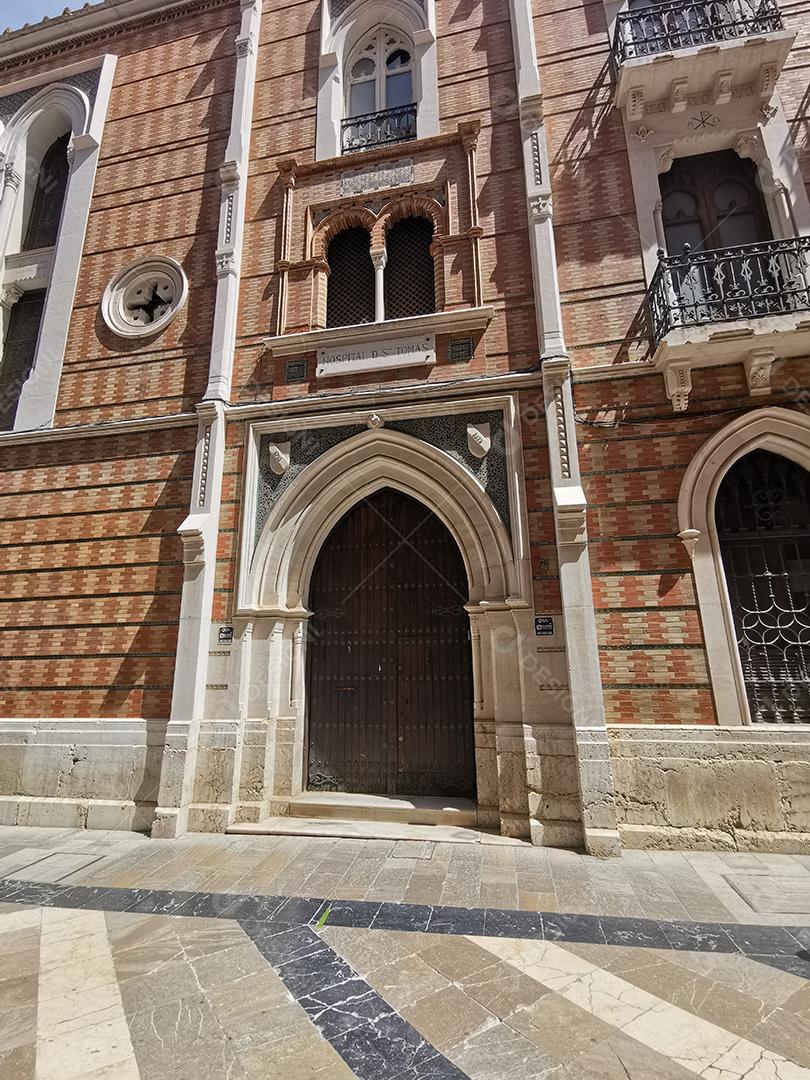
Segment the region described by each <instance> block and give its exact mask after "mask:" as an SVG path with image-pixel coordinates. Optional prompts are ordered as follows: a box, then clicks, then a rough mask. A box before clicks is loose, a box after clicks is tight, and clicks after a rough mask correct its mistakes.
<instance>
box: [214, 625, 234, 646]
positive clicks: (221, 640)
mask: <svg viewBox="0 0 810 1080" xmlns="http://www.w3.org/2000/svg"><path fill="white" fill-rule="evenodd" d="M217 645H233V627H232V626H220V628H219V631H218V633H217Z"/></svg>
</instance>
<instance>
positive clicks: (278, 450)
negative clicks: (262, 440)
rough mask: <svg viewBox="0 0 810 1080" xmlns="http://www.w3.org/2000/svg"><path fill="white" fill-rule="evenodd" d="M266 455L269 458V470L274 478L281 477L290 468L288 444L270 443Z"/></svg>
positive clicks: (287, 442)
mask: <svg viewBox="0 0 810 1080" xmlns="http://www.w3.org/2000/svg"><path fill="white" fill-rule="evenodd" d="M267 455H268V457H269V458H270V469H271V470H272V472H273V473H275V475H276V476H283V475H284V473H285V472H286V471H287V469H289V467H290V443H289V441H286V442H276V443H270V444H269V445H268V447H267Z"/></svg>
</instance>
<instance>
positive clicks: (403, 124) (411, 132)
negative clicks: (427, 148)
mask: <svg viewBox="0 0 810 1080" xmlns="http://www.w3.org/2000/svg"><path fill="white" fill-rule="evenodd" d="M415 138H416V103H415V102H414V103H413V104H412V105H400V106H399V107H398V108H396V109H383V111H382V112H375V113H364V114H363V115H362V116H350V117H349V118H348V119H347V120H343V121H342V123H341V126H340V144H341V150H342V152H343V153H344V154H353V153H355V152H356V151H358V150H371V149H372V148H373V147H375V146H388V145H389V144H390V143H398V142H405V141H406V140H407V139H415Z"/></svg>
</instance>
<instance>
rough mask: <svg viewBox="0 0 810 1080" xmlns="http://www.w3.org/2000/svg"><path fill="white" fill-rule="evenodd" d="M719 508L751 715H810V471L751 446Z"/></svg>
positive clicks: (730, 475)
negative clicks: (752, 448) (750, 450)
mask: <svg viewBox="0 0 810 1080" xmlns="http://www.w3.org/2000/svg"><path fill="white" fill-rule="evenodd" d="M715 514H716V523H717V536H718V540H719V542H720V551H721V553H722V558H723V567H724V570H725V575H726V586H727V589H728V597H729V601H730V604H731V612H732V616H733V620H734V629H735V632H736V639H737V648H738V650H739V655H740V663H741V665H742V673H743V679H744V682H745V692H746V696H747V698H748V705H749V708H750V713H751V720H752V721H753V722H754V723H756V722H765V723H777V724H784V723H807V722H810V473H808V472H807V470H806V469H804V468H802V466H801V465H798V464H797V463H796V462H794V461H791V460H790V459H789V458H786V457H783V456H782V455H780V454H774V453H771V452H770V451H768V450H754V451H752V452H751V453H748V454H746V455H744V456H743V457H741V458H740V459H739V460H738V461H737V462H735V464H734V465H732V467H731V468H730V469H729V470H728V472H727V473H726V475H725V476H724V477H723V480H722V482H721V484H720V487H719V489H718V492H717V500H716V504H715Z"/></svg>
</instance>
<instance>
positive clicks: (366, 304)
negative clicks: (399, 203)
mask: <svg viewBox="0 0 810 1080" xmlns="http://www.w3.org/2000/svg"><path fill="white" fill-rule="evenodd" d="M432 243H433V222H432V221H430V220H428V218H426V217H422V216H421V215H419V214H415V215H412V216H410V217H405V218H401V219H400V220H399V221H395V222H394V223H393V224H392V225H391V226H390V228H389V229H388V230H387V234H386V237H385V250H384V251H379V252H377V253H375V255H374V258H373V259H372V255H371V234H370V233H369V231H368V229H367V228H363V227H362V226H360V225H358V226H352V227H350V228H347V229H343V230H342V232H339V233H337V234H336V235H335V236H333V237H332V239H331V240H330V242H329V246H328V248H327V250H326V261H327V264H328V266H329V278H328V284H327V288H326V325H327V327H336V326H355V325H357V324H358V323H371V322H381V321H382V320H383V319H408V318H412V317H413V316H416V315H429V314H430V313H431V312H434V311H435V310H436V286H435V278H436V269H435V262H434V256H433V250H432V246H431V245H432Z"/></svg>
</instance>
